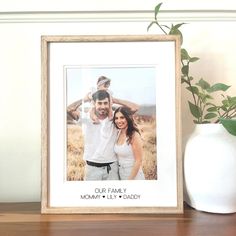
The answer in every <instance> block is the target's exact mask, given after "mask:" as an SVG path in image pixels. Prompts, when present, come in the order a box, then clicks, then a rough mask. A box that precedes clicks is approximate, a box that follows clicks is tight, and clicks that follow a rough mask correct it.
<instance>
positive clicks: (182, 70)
mask: <svg viewBox="0 0 236 236" xmlns="http://www.w3.org/2000/svg"><path fill="white" fill-rule="evenodd" d="M181 72H182V74H184V75H186V76H187V75H188V72H189V66H188V65H185V66H183V67H182V69H181Z"/></svg>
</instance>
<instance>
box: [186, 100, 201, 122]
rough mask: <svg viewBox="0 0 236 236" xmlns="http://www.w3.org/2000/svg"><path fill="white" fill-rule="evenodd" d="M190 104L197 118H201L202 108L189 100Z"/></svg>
mask: <svg viewBox="0 0 236 236" xmlns="http://www.w3.org/2000/svg"><path fill="white" fill-rule="evenodd" d="M188 105H189V108H190V111H191V113H192V115H193V116H194V117H195V118H200V117H201V109H200V107H198V106H197V105H195V104H193V103H191V102H189V101H188Z"/></svg>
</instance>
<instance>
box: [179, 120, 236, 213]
mask: <svg viewBox="0 0 236 236" xmlns="http://www.w3.org/2000/svg"><path fill="white" fill-rule="evenodd" d="M184 179H185V201H186V202H187V204H188V205H190V206H192V207H193V208H195V209H197V210H201V211H205V212H212V213H233V212H236V136H233V135H231V134H229V133H228V132H227V131H226V129H225V128H224V127H223V126H222V125H221V124H199V125H196V127H195V130H194V132H193V134H192V135H191V136H190V138H189V139H188V141H187V144H186V148H185V154H184Z"/></svg>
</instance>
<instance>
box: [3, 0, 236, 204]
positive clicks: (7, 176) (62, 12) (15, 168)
mask: <svg viewBox="0 0 236 236" xmlns="http://www.w3.org/2000/svg"><path fill="white" fill-rule="evenodd" d="M32 2H34V3H32ZM39 2H40V3H39ZM55 2H56V3H55ZM95 2H96V1H94V0H89V1H88V0H87V1H77V2H76V4H75V3H74V2H73V3H72V1H69V0H66V1H64V0H63V1H60V2H59V3H58V1H46V0H44V1H42V0H41V1H27V0H24V1H23V0H22V1H17V0H2V1H1V9H0V32H1V37H0V111H1V112H0V114H1V116H0V201H3V202H7V201H39V200H40V186H41V183H40V179H41V173H40V172H41V169H40V168H41V156H40V155H41V153H40V152H41V150H40V148H41V147H40V142H41V140H40V138H41V136H40V135H41V111H40V109H41V100H40V99H41V97H40V96H41V77H40V76H41V64H40V63H41V62H40V60H41V58H40V56H41V51H40V37H41V35H55V34H56V35H60V34H63V35H72V34H73V35H74V34H147V30H146V29H147V26H148V24H149V22H150V21H151V20H152V19H153V9H154V6H155V5H156V4H157V3H158V2H157V1H134V0H126V1H108V0H103V1H101V2H100V3H102V4H99V5H98V4H95ZM97 2H98V1H97ZM97 2H96V3H97ZM164 2H166V5H165V3H164V5H163V12H162V14H161V15H160V19H161V20H162V22H163V23H166V24H168V22H186V23H189V24H187V25H185V26H183V33H184V38H185V40H184V45H183V46H184V47H185V48H186V49H188V51H189V52H190V54H191V55H193V56H198V57H200V58H201V60H200V61H199V62H197V63H195V64H194V65H193V67H192V70H191V71H192V74H193V75H194V76H195V77H196V78H199V79H200V78H201V77H203V78H204V79H206V80H208V81H209V82H211V83H215V82H224V83H227V84H230V85H232V88H231V89H230V93H231V95H236V79H235V78H236V67H235V52H236V46H235V41H236V31H235V30H234V29H235V21H236V11H235V10H236V4H235V3H228V4H227V6H225V4H223V3H222V1H214V6H213V5H212V4H211V2H212V1H210V0H209V1H206V0H205V1H201V0H199V1H178V4H177V3H176V1H164ZM93 3H94V4H93ZM190 3H191V4H190ZM98 10H101V11H102V12H99V11H98ZM232 10H234V11H232ZM52 11H53V12H52ZM84 11H86V12H84ZM149 33H160V32H159V31H158V30H157V28H155V27H153V28H152V29H151V30H150V32H149ZM182 92H183V93H182V123H183V134H182V136H183V146H184V144H185V141H186V138H187V136H188V135H189V133H190V132H191V130H192V129H193V124H192V117H191V115H190V113H189V110H188V107H187V99H188V94H187V93H186V91H185V90H184V89H183V90H182Z"/></svg>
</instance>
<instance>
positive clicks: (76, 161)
mask: <svg viewBox="0 0 236 236" xmlns="http://www.w3.org/2000/svg"><path fill="white" fill-rule="evenodd" d="M135 120H136V123H137V125H138V128H139V130H140V131H141V135H142V139H143V149H144V156H143V164H142V169H143V172H144V175H145V179H146V180H155V179H157V157H156V118H155V117H151V116H136V117H135ZM83 150H84V141H83V135H82V129H81V127H80V126H79V125H76V124H68V125H67V180H68V181H76V180H83V179H84V167H85V163H84V161H83Z"/></svg>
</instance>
